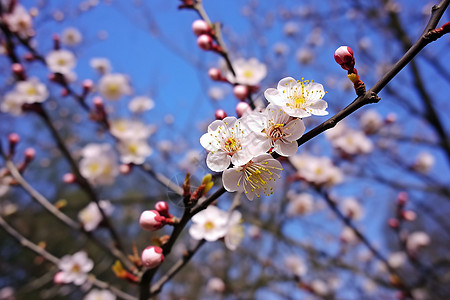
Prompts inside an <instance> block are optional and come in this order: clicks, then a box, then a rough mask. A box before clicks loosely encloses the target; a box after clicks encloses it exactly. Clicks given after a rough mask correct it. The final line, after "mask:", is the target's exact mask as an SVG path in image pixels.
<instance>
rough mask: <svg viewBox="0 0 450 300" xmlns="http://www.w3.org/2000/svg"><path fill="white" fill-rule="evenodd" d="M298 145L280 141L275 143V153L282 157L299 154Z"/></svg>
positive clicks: (293, 142)
mask: <svg viewBox="0 0 450 300" xmlns="http://www.w3.org/2000/svg"><path fill="white" fill-rule="evenodd" d="M297 149H298V144H297V142H295V141H292V142H288V141H283V140H278V141H276V143H275V147H274V151H275V152H276V153H278V154H280V155H282V156H291V155H294V154H295V153H297Z"/></svg>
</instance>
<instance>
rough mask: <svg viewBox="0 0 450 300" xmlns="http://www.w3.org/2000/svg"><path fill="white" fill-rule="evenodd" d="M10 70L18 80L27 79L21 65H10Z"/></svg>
mask: <svg viewBox="0 0 450 300" xmlns="http://www.w3.org/2000/svg"><path fill="white" fill-rule="evenodd" d="M11 70H12V71H13V73H14V74H15V75H16V76H17V77H18V78H19V79H20V80H25V79H27V76H26V75H25V70H24V68H23V66H22V65H21V64H19V63H14V64H12V65H11Z"/></svg>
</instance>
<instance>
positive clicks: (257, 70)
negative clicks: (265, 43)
mask: <svg viewBox="0 0 450 300" xmlns="http://www.w3.org/2000/svg"><path fill="white" fill-rule="evenodd" d="M233 69H234V72H235V73H236V76H233V74H232V73H231V71H230V70H228V68H227V69H225V70H224V75H225V78H226V79H227V80H228V81H229V82H231V83H238V84H242V85H250V86H255V85H258V84H259V83H260V82H261V80H263V79H264V78H265V77H266V75H267V67H266V65H265V64H263V63H261V62H259V61H258V60H257V59H256V58H250V59H248V60H245V59H243V58H239V59H236V60H235V61H234V62H233Z"/></svg>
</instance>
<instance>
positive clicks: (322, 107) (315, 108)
mask: <svg viewBox="0 0 450 300" xmlns="http://www.w3.org/2000/svg"><path fill="white" fill-rule="evenodd" d="M327 107H328V103H327V102H326V101H324V100H318V101H317V102H316V103H314V104H312V105H311V106H309V107H308V108H306V109H307V110H309V111H310V112H311V113H312V114H313V115H316V116H326V115H328V112H327V111H326V109H327Z"/></svg>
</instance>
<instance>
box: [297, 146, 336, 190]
mask: <svg viewBox="0 0 450 300" xmlns="http://www.w3.org/2000/svg"><path fill="white" fill-rule="evenodd" d="M289 161H290V162H291V163H292V165H293V166H294V167H295V168H296V169H297V174H298V175H299V176H300V177H301V178H303V179H305V180H307V181H308V182H310V183H313V184H315V185H318V186H333V185H336V184H339V183H341V182H342V181H343V177H344V175H343V174H342V171H341V170H340V169H339V168H338V167H336V166H335V165H334V164H333V162H332V161H331V160H330V158H328V157H325V156H324V157H315V156H311V155H307V154H302V155H294V156H291V157H289Z"/></svg>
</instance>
